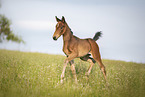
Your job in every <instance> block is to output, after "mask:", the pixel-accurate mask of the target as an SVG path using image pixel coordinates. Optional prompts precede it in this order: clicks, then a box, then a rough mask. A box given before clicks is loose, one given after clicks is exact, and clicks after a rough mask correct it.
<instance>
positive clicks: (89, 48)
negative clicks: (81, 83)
mask: <svg viewBox="0 0 145 97" xmlns="http://www.w3.org/2000/svg"><path fill="white" fill-rule="evenodd" d="M56 21H57V24H56V30H55V32H54V35H53V39H54V40H57V39H58V38H59V37H60V36H61V35H63V52H64V53H65V54H66V56H67V58H66V59H65V61H64V67H63V71H62V74H61V83H63V79H64V73H65V69H66V66H67V63H70V65H71V70H72V74H73V77H74V79H75V82H76V83H77V77H76V70H75V65H74V58H78V57H79V58H80V59H81V60H84V61H88V62H90V66H89V68H88V71H87V72H86V74H85V75H86V76H87V78H88V76H89V74H90V72H91V69H92V67H93V65H94V63H96V62H98V64H99V66H100V68H101V70H102V72H103V75H104V78H105V80H106V70H105V66H104V65H103V63H102V60H101V56H100V52H99V47H98V45H97V43H96V42H95V41H96V40H98V39H99V36H101V32H98V33H96V34H95V36H94V38H93V39H91V38H87V39H80V38H78V37H76V36H74V35H73V34H72V31H71V30H70V28H69V26H68V25H67V23H66V21H65V18H64V17H62V19H61V20H60V19H59V18H57V17H56ZM90 55H92V57H93V58H91V57H90Z"/></svg>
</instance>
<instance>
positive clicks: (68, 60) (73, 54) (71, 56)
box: [61, 53, 77, 83]
mask: <svg viewBox="0 0 145 97" xmlns="http://www.w3.org/2000/svg"><path fill="white" fill-rule="evenodd" d="M76 57H77V53H71V54H70V55H69V56H68V57H67V59H66V60H65V61H64V66H63V71H62V74H61V83H63V79H64V73H65V69H66V66H67V63H68V62H70V63H72V61H71V60H73V59H74V58H76ZM71 70H72V71H73V73H74V72H76V71H75V66H74V64H72V65H71ZM74 74H75V76H76V73H74ZM75 81H77V79H76V77H75Z"/></svg>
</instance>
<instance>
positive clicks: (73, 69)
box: [70, 60, 77, 83]
mask: <svg viewBox="0 0 145 97" xmlns="http://www.w3.org/2000/svg"><path fill="white" fill-rule="evenodd" d="M70 65H71V71H72V74H73V77H74V79H75V83H77V76H76V70H75V64H74V60H71V61H70Z"/></svg>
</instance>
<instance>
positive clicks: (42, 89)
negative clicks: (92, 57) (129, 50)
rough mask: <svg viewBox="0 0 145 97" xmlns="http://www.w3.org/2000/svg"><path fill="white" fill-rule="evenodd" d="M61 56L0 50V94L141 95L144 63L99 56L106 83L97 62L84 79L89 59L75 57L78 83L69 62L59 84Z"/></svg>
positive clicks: (143, 92)
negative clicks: (104, 69)
mask: <svg viewBox="0 0 145 97" xmlns="http://www.w3.org/2000/svg"><path fill="white" fill-rule="evenodd" d="M64 59H65V57H64V56H61V55H48V54H40V53H24V52H18V51H8V50H0V97H145V64H139V63H133V62H123V61H113V60H103V63H104V64H105V66H106V70H107V79H108V85H106V83H105V81H104V78H103V74H102V72H101V71H100V69H99V66H98V64H96V65H94V67H93V69H92V71H91V73H90V76H89V81H88V82H87V81H86V78H85V72H86V70H87V69H88V67H89V63H87V62H82V61H81V60H79V59H75V65H76V66H75V68H76V72H77V78H78V84H75V83H74V80H73V76H72V74H71V69H70V65H68V66H67V68H66V72H65V80H64V84H60V75H61V72H62V68H63V62H64Z"/></svg>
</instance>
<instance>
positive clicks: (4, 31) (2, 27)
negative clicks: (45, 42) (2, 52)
mask: <svg viewBox="0 0 145 97" xmlns="http://www.w3.org/2000/svg"><path fill="white" fill-rule="evenodd" d="M10 25H11V23H10V20H9V19H8V18H6V17H5V16H4V15H1V14H0V42H2V41H3V40H8V41H10V40H11V41H14V42H18V43H20V42H22V43H24V41H23V40H22V39H21V38H20V37H18V36H16V35H14V34H13V32H12V30H11V28H10Z"/></svg>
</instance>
